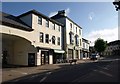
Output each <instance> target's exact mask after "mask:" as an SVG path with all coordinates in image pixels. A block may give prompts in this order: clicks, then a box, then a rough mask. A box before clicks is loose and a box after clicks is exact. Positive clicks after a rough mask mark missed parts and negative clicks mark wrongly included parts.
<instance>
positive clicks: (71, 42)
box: [69, 33, 74, 44]
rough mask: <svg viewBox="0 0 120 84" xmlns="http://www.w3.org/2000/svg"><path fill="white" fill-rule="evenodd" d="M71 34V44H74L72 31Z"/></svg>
mask: <svg viewBox="0 0 120 84" xmlns="http://www.w3.org/2000/svg"><path fill="white" fill-rule="evenodd" d="M69 35H70V44H73V42H74V35H73V34H72V33H70V34H69Z"/></svg>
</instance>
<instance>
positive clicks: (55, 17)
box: [51, 14, 82, 29]
mask: <svg viewBox="0 0 120 84" xmlns="http://www.w3.org/2000/svg"><path fill="white" fill-rule="evenodd" d="M60 18H67V19H68V20H70V21H71V22H73V23H74V24H75V25H77V26H78V27H80V26H79V25H78V24H77V23H75V22H74V21H73V20H71V19H70V18H69V17H67V16H65V15H59V14H56V15H54V16H52V17H51V19H60ZM80 28H81V29H82V27H80Z"/></svg>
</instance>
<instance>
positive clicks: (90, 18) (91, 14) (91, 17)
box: [88, 12, 95, 20]
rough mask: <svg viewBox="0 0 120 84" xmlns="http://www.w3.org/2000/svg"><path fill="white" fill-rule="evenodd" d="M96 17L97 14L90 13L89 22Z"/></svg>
mask: <svg viewBox="0 0 120 84" xmlns="http://www.w3.org/2000/svg"><path fill="white" fill-rule="evenodd" d="M94 16H95V13H94V12H90V13H89V14H88V19H89V20H93V18H94Z"/></svg>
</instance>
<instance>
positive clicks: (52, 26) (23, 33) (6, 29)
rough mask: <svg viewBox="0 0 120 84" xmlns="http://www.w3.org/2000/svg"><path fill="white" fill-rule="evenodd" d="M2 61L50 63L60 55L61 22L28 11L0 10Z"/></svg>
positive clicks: (11, 62) (9, 62) (6, 62)
mask: <svg viewBox="0 0 120 84" xmlns="http://www.w3.org/2000/svg"><path fill="white" fill-rule="evenodd" d="M1 15H2V20H1V21H0V22H1V24H0V26H1V28H2V29H1V30H0V34H1V35H2V38H1V39H2V41H1V42H2V60H3V64H14V65H24V66H35V65H44V64H53V63H55V61H56V60H57V58H58V57H62V55H63V54H64V51H63V50H62V37H61V30H62V28H63V24H61V23H59V22H57V21H55V20H53V19H51V18H49V17H47V16H45V15H43V14H41V13H40V12H38V11H36V10H31V11H28V12H26V13H23V14H21V15H19V16H13V15H10V14H7V13H3V12H1Z"/></svg>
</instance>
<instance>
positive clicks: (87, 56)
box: [81, 38, 90, 59]
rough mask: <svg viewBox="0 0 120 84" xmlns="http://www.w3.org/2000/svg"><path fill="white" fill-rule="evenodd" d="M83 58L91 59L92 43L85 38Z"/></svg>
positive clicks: (83, 41) (83, 39)
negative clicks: (90, 49)
mask: <svg viewBox="0 0 120 84" xmlns="http://www.w3.org/2000/svg"><path fill="white" fill-rule="evenodd" d="M82 43H83V45H82V54H81V55H82V58H83V59H89V54H90V53H89V46H90V41H88V40H87V39H85V38H82Z"/></svg>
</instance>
